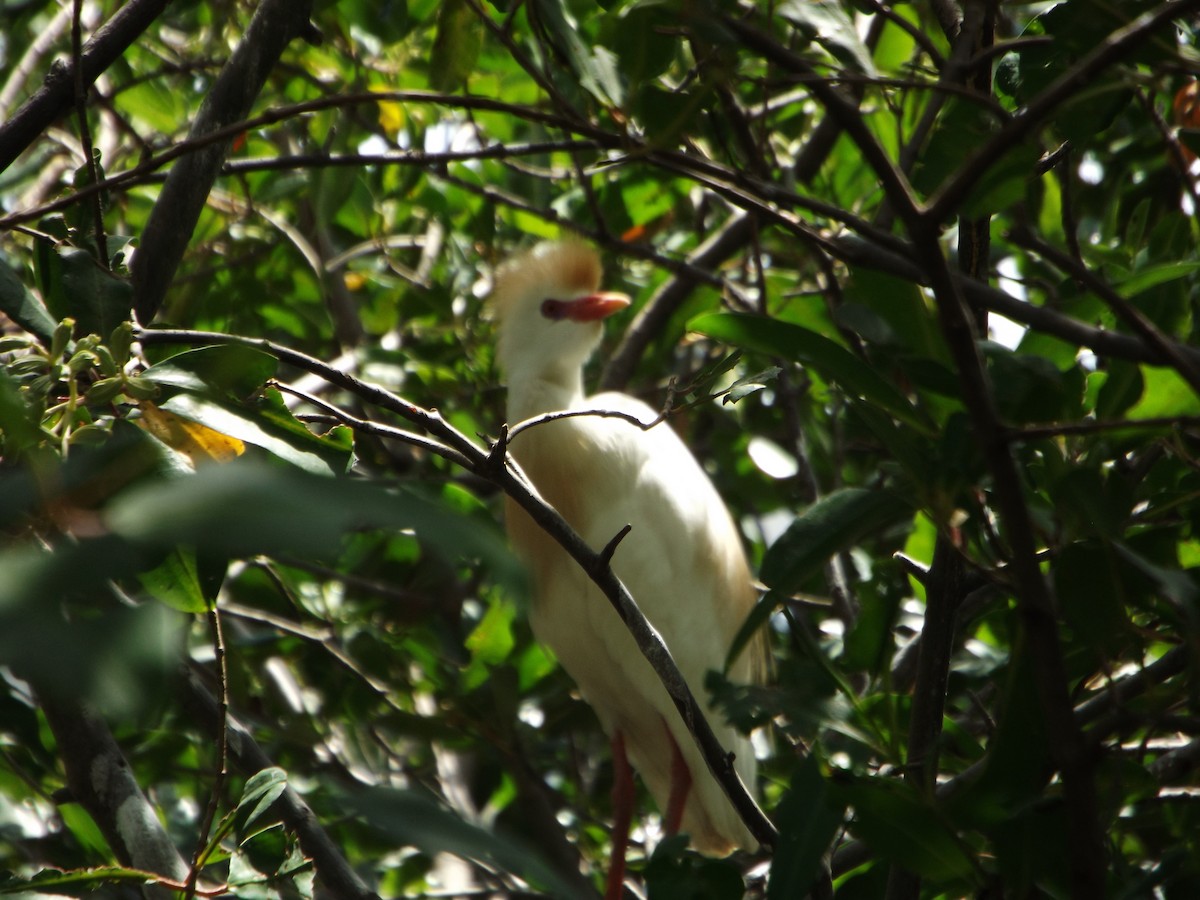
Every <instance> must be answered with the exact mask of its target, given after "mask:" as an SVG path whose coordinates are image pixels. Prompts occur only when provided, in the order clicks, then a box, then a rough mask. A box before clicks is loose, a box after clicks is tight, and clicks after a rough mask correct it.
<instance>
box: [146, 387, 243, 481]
mask: <svg viewBox="0 0 1200 900" xmlns="http://www.w3.org/2000/svg"><path fill="white" fill-rule="evenodd" d="M138 408H139V409H141V411H142V418H141V420H140V421H139V423H138V424H139V425H141V426H142V428H144V429H145V430H146V431H147V432H149V433H150V434H152V435H154V437H156V438H158V439H159V440H160V441H162V442H163V443H164V444H166V445H167V446H168V447H170V448H171V449H172V450H177V451H179V452H180V453H182V454H183V455H184V456H186V457H187V458H188V459H190V460H191V461H192V465H200V464H201V463H203V462H210V461H215V462H229V460H231V459H233V458H234V457H236V456H241V455H242V454H243V453H244V452H245V451H246V445H245V444H243V443H242V442H241V441H240V440H238V439H237V438H235V437H230V436H229V435H227V434H221V432H219V431H213V430H212V429H211V428H209V427H207V426H205V425H201V424H200V423H199V422H192V421H191V420H189V419H184V418H182V417H180V416H177V415H175V413H173V412H167V411H166V410H165V409H159V408H158V407H157V406H155V405H154V404H153V403H151V402H150V401H149V400H145V401H143V402H141V403H139V404H138Z"/></svg>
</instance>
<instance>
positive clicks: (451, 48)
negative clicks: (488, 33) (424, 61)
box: [429, 0, 483, 91]
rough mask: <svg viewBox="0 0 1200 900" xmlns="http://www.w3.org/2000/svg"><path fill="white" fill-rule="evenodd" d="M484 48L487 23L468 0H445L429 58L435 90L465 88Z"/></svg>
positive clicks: (438, 18)
mask: <svg viewBox="0 0 1200 900" xmlns="http://www.w3.org/2000/svg"><path fill="white" fill-rule="evenodd" d="M482 47H483V23H482V22H481V21H479V17H478V16H476V15H475V12H474V11H473V10H472V9H471V6H470V5H469V4H468V3H467V2H466V0H442V2H441V6H439V7H438V17H437V33H436V34H435V36H434V39H433V51H432V53H431V55H430V59H429V72H430V75H429V83H430V85H431V86H432V87H433V89H434V90H437V91H458V90H463V89H465V88H466V86H467V79H468V78H469V77H470V75H471V73H472V72H474V71H475V63H476V60H477V59H478V58H479V51H480V49H481V48H482Z"/></svg>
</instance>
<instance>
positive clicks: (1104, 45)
mask: <svg viewBox="0 0 1200 900" xmlns="http://www.w3.org/2000/svg"><path fill="white" fill-rule="evenodd" d="M1198 8H1200V0H1168V2H1167V3H1164V4H1163V5H1162V6H1159V7H1158V8H1157V9H1154V10H1152V11H1150V12H1147V13H1144V14H1143V15H1141V16H1138V17H1137V18H1136V19H1134V20H1133V21H1132V22H1130V23H1129V24H1128V25H1126V26H1125V27H1124V28H1119V29H1117V30H1116V31H1114V32H1113V33H1112V34H1111V35H1109V36H1108V38H1107V40H1105V41H1103V42H1101V43H1100V44H1099V45H1098V46H1097V47H1096V48H1095V49H1094V50H1092V51H1091V52H1090V53H1088V54H1087V56H1085V57H1084V58H1083V59H1081V60H1080V61H1079V62H1078V63H1076V64H1075V65H1074V66H1073V67H1071V68H1070V69H1068V70H1067V71H1066V72H1064V73H1063V74H1062V75H1060V76H1059V77H1058V78H1056V79H1055V80H1054V82H1053V83H1051V84H1050V85H1049V86H1048V87H1046V88H1045V90H1043V91H1042V92H1041V93H1040V94H1038V95H1037V96H1036V97H1034V98H1033V99H1032V100H1031V101H1030V102H1029V103H1028V104H1026V105H1025V106H1024V107H1022V108H1021V109H1019V110H1017V112H1016V114H1014V115H1013V117H1012V118H1011V119H1009V121H1008V122H1007V123H1006V124H1005V125H1004V126H1003V127H1001V128H1000V130H999V131H997V132H996V133H995V134H994V135H992V137H991V139H990V140H988V141H987V142H986V143H984V144H983V145H982V146H980V147H979V149H978V150H976V151H975V152H974V153H972V154H971V156H970V157H968V158H967V160H966V162H964V163H963V164H962V165H961V166H959V168H958V170H957V171H956V172H955V173H954V174H953V175H952V176H950V178H949V180H948V181H946V182H945V183H944V184H943V185H942V186H941V187H940V188H939V189H938V190H937V192H936V193H935V194H934V195H933V196H932V197H931V198H930V200H929V203H928V204H927V206H926V213H927V215H928V217H929V218H930V220H932V221H933V222H943V221H945V220H946V219H948V218H950V216H952V215H953V214H954V211H955V210H957V209H958V208H959V207H961V206H962V204H963V201H964V199H965V198H966V196H967V194H968V193H969V192H970V191H971V189H972V188H973V187H974V186H975V184H976V182H978V181H979V179H980V178H982V177H983V175H984V173H986V172H987V170H988V169H990V168H991V167H992V165H993V164H995V163H996V162H998V161H999V160H1000V158H1001V157H1002V156H1003V155H1004V154H1005V153H1007V152H1008V151H1009V150H1011V149H1012V148H1013V147H1014V146H1016V145H1017V144H1019V143H1021V142H1022V141H1024V140H1025V139H1026V138H1028V137H1029V136H1030V135H1031V134H1032V133H1033V131H1034V130H1035V129H1036V128H1038V127H1039V126H1040V125H1041V124H1042V123H1043V122H1045V121H1046V119H1048V118H1049V117H1050V115H1051V114H1052V113H1053V112H1054V110H1056V109H1057V108H1058V107H1059V106H1060V105H1062V104H1063V103H1064V102H1066V101H1067V100H1069V99H1070V98H1071V97H1072V96H1073V95H1074V94H1075V93H1076V92H1078V90H1079V89H1080V88H1081V87H1085V86H1087V85H1088V84H1089V83H1090V82H1091V80H1092V79H1093V78H1094V77H1096V76H1097V75H1098V74H1099V73H1101V72H1103V71H1104V70H1105V69H1106V68H1108V67H1109V66H1111V65H1113V64H1114V63H1116V62H1117V61H1118V60H1119V59H1121V58H1122V57H1124V56H1125V55H1127V54H1128V53H1130V52H1132V51H1133V50H1134V48H1136V47H1137V45H1138V44H1140V43H1141V42H1142V41H1144V40H1146V39H1147V38H1148V37H1149V36H1150V34H1151V32H1153V31H1154V29H1156V28H1158V27H1159V26H1160V25H1162V24H1164V23H1166V22H1170V21H1172V20H1174V19H1178V18H1180V17H1181V16H1183V15H1185V14H1186V13H1189V12H1191V11H1192V10H1194V9H1198Z"/></svg>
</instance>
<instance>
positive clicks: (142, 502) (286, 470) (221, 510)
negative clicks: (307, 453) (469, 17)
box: [106, 457, 517, 582]
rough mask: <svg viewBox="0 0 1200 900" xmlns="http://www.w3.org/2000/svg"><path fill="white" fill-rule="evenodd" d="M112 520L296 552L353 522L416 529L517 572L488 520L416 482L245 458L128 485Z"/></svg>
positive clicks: (503, 571) (234, 551)
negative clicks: (390, 485)
mask: <svg viewBox="0 0 1200 900" xmlns="http://www.w3.org/2000/svg"><path fill="white" fill-rule="evenodd" d="M106 522H107V524H108V526H109V528H110V529H112V531H113V532H114V533H115V534H117V535H121V536H123V537H124V538H126V539H127V540H129V541H131V542H135V543H137V544H140V545H146V546H151V547H153V546H167V547H169V546H173V545H176V544H189V545H194V546H195V547H196V548H197V550H198V552H212V553H227V554H229V555H230V556H251V555H254V554H256V553H265V554H268V555H279V554H284V555H289V556H293V557H297V558H303V557H306V556H308V557H313V558H327V557H328V556H329V554H330V553H331V552H332V551H334V550H336V548H337V546H338V544H339V542H340V541H341V539H342V538H343V537H344V536H345V535H346V534H347V533H348V532H351V531H354V530H357V529H363V528H381V529H388V530H397V531H399V530H402V529H412V530H413V531H414V532H416V534H417V535H418V536H419V537H420V538H421V539H422V540H424V541H427V542H428V543H429V545H430V546H431V547H433V548H434V549H436V550H438V551H439V552H441V553H442V554H443V555H444V556H445V557H446V558H447V559H463V558H467V559H474V558H479V559H482V560H484V561H485V562H486V563H488V564H489V565H490V566H491V567H492V570H493V574H495V575H496V576H497V577H499V578H501V579H507V580H510V581H513V582H515V581H516V571H517V570H516V568H515V563H514V560H513V559H512V557H511V555H510V554H509V552H508V550H507V547H506V545H505V542H504V540H503V538H502V537H501V536H500V535H499V533H498V532H497V530H496V529H495V527H494V525H493V524H492V523H490V522H484V521H481V520H479V519H468V518H466V517H464V516H460V515H457V514H456V513H454V512H452V511H448V510H446V509H445V508H443V507H440V506H437V505H434V504H433V503H431V502H430V501H428V500H426V499H424V498H423V497H420V496H418V495H417V494H416V493H415V492H413V491H411V490H399V489H397V490H387V489H385V488H383V487H381V486H380V485H378V484H374V483H370V482H365V481H355V480H352V479H349V478H332V477H327V476H326V477H322V476H318V475H314V474H311V473H308V472H305V471H302V470H300V469H294V468H290V467H280V466H267V465H264V464H263V463H261V462H257V461H255V460H252V459H247V458H245V457H243V458H240V459H238V460H236V461H234V462H230V463H225V464H223V465H212V466H204V467H202V468H200V469H199V470H197V471H196V473H195V474H193V475H187V476H184V477H181V478H175V479H172V480H169V481H166V482H161V483H154V484H148V485H141V486H138V487H136V488H132V489H130V490H129V491H127V492H126V493H124V494H122V495H121V496H120V497H119V498H118V499H117V500H115V501H114V502H113V503H112V504H111V505H110V507H109V510H108V514H107V516H106Z"/></svg>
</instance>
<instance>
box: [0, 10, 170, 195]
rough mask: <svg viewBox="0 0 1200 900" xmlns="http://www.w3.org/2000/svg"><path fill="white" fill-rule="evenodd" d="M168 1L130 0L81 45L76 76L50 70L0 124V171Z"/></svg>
mask: <svg viewBox="0 0 1200 900" xmlns="http://www.w3.org/2000/svg"><path fill="white" fill-rule="evenodd" d="M169 2H170V0H129V2H128V3H126V4H125V5H124V6H122V7H121V8H120V9H119V10H117V12H116V14H115V15H114V16H113V17H112V18H111V19H109V20H108V21H107V22H106V23H105V24H104V25H103V26H101V27H100V29H99V30H97V32H96V33H95V34H94V35H93V36H92V38H91V40H89V41H88V42H87V44H85V45H84V47H83V50H82V52H81V54H80V59H81V61H82V65H81V66H80V72H79V74H78V76H77V75H76V73H75V72H74V71H73V68H74V66H73V65H66V66H64V65H55V66H53V67H51V69H50V72H49V74H48V75H47V76H46V79H45V81H44V82H43V83H42V86H41V87H40V88H39V89H38V90H37V91H36V92H35V93H34V95H33V96H32V97H30V98H29V99H28V100H26V101H25V103H24V104H22V105H21V108H20V109H18V110H17V111H16V112H15V113H13V115H12V118H10V119H9V120H8V121H6V122H4V123H2V124H0V172H3V171H4V170H5V169H7V168H8V167H9V166H10V165H12V163H13V161H14V160H15V159H16V158H17V157H18V156H20V155H21V153H23V152H24V151H25V148H26V147H28V146H29V145H30V144H32V143H33V142H34V141H35V140H37V138H38V136H39V135H41V134H42V132H44V131H45V130H46V129H47V128H49V127H50V125H52V124H53V123H54V120H55V119H58V118H59V117H60V116H62V115H65V114H66V113H67V112H68V111H69V110H70V109H71V104H72V101H73V100H74V96H75V91H76V89H77V86H88V87H90V86H91V84H92V82H94V81H95V80H96V79H97V78H98V77H99V75H100V73H101V72H103V71H105V70H106V69H107V68H108V67H109V66H111V65H112V64H113V63H114V62H116V61H117V59H119V58H120V56H121V54H122V53H124V52H125V49H126V48H127V47H128V46H129V45H130V44H132V43H133V42H134V41H136V40H137V39H138V37H139V36H140V35H141V34H142V32H143V31H145V30H146V29H147V28H149V27H150V24H151V23H152V22H153V21H154V20H155V19H157V18H158V16H159V14H160V13H162V11H163V10H164V9H165V8H166V6H167V4H168V3H169Z"/></svg>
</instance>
